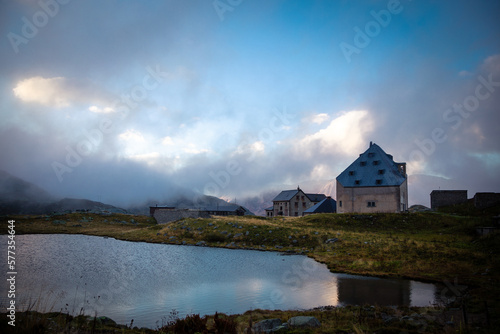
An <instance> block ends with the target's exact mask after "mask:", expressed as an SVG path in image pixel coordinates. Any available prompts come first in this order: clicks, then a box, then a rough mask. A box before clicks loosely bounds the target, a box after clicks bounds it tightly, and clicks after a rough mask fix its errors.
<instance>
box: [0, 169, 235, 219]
mask: <svg viewBox="0 0 500 334" xmlns="http://www.w3.org/2000/svg"><path fill="white" fill-rule="evenodd" d="M155 205H158V206H173V207H176V208H203V207H209V206H217V205H220V206H231V205H234V206H239V205H241V204H234V203H228V202H226V201H224V200H222V199H220V198H217V197H214V196H206V195H203V196H193V197H189V196H186V195H177V196H173V197H171V198H170V199H168V200H165V201H159V200H148V201H145V202H143V203H142V204H137V205H132V206H130V207H127V209H123V208H119V207H116V206H114V205H110V204H105V203H101V202H97V201H91V200H88V199H77V198H63V199H59V198H56V197H55V196H53V195H52V194H50V193H49V192H47V191H45V190H44V189H42V188H40V187H38V186H37V185H35V184H33V183H30V182H27V181H25V180H23V179H21V178H18V177H16V176H14V175H12V174H9V173H7V172H5V171H1V170H0V215H7V214H50V213H54V212H68V211H76V210H85V211H91V212H102V211H108V212H114V213H133V214H143V215H149V207H150V206H155Z"/></svg>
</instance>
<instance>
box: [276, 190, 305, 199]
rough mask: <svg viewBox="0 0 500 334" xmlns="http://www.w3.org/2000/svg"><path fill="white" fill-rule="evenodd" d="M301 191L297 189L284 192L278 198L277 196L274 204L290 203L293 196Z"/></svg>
mask: <svg viewBox="0 0 500 334" xmlns="http://www.w3.org/2000/svg"><path fill="white" fill-rule="evenodd" d="M298 192H299V191H298V190H297V189H294V190H283V191H282V192H280V193H279V194H278V196H276V197H275V198H274V199H273V202H277V201H289V200H291V199H292V198H293V196H295V194H296V193H298Z"/></svg>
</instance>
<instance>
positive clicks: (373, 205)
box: [367, 201, 375, 208]
mask: <svg viewBox="0 0 500 334" xmlns="http://www.w3.org/2000/svg"><path fill="white" fill-rule="evenodd" d="M367 206H368V207H369V208H374V207H375V202H374V201H368V203H367Z"/></svg>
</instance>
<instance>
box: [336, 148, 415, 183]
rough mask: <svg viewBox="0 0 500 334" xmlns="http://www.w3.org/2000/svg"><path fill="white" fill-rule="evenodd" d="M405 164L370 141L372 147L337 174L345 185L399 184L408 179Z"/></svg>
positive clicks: (338, 178) (338, 179)
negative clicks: (395, 160)
mask: <svg viewBox="0 0 500 334" xmlns="http://www.w3.org/2000/svg"><path fill="white" fill-rule="evenodd" d="M405 165H406V164H405V163H397V162H394V160H393V158H392V155H390V154H387V153H385V152H384V150H383V149H381V148H380V146H378V145H377V144H374V143H370V147H369V148H368V149H367V150H366V151H365V152H364V153H362V154H360V155H359V157H358V158H357V159H356V160H355V161H354V162H353V163H352V164H351V165H350V166H349V167H347V168H346V169H345V170H344V171H343V172H342V173H340V175H339V176H337V181H339V182H340V183H341V184H342V186H344V187H384V186H399V185H401V184H402V183H403V182H404V181H405V180H406V173H405V168H404V166H405Z"/></svg>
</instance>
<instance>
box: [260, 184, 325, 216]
mask: <svg viewBox="0 0 500 334" xmlns="http://www.w3.org/2000/svg"><path fill="white" fill-rule="evenodd" d="M325 198H326V196H325V195H324V194H306V193H305V192H303V191H302V189H300V187H297V189H296V190H284V191H282V192H281V193H280V194H279V195H278V196H276V197H275V198H274V199H273V207H272V210H269V209H270V208H269V209H266V215H267V217H275V216H287V217H300V216H302V215H303V213H304V211H306V210H307V209H309V208H310V207H312V206H313V205H315V204H317V203H319V202H321V201H322V200H324V199H325Z"/></svg>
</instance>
